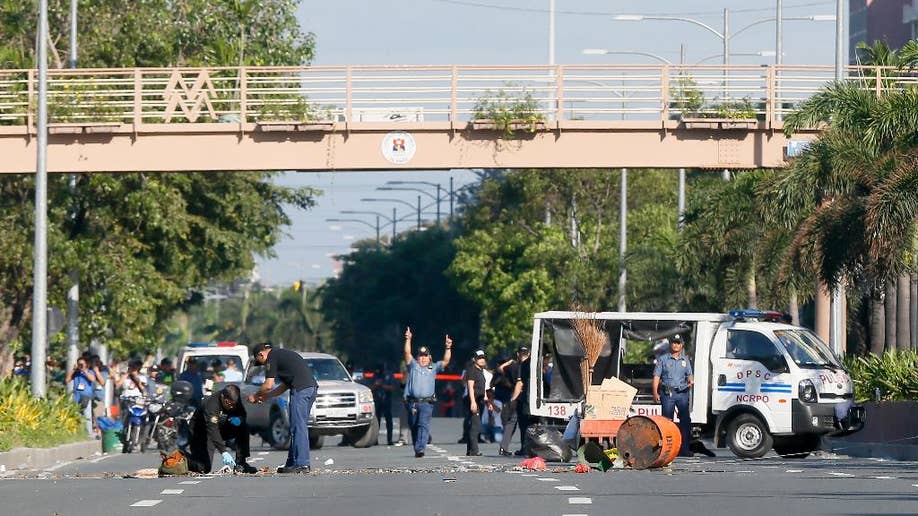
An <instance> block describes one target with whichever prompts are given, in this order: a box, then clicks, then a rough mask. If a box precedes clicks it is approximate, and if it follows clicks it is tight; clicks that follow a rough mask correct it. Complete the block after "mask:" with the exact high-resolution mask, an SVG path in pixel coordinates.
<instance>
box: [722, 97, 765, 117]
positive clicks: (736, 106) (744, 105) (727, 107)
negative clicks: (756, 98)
mask: <svg viewBox="0 0 918 516" xmlns="http://www.w3.org/2000/svg"><path fill="white" fill-rule="evenodd" d="M712 107H713V109H714V113H713V117H714V118H729V119H734V120H755V118H756V112H755V107H754V106H753V105H752V101H751V100H750V99H749V97H743V98H742V99H740V100H726V101H723V102H718V103H716V104H714V105H713V106H712Z"/></svg>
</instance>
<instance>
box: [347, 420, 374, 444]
mask: <svg viewBox="0 0 918 516" xmlns="http://www.w3.org/2000/svg"><path fill="white" fill-rule="evenodd" d="M347 437H348V440H350V442H351V445H352V446H353V447H354V448H369V447H370V446H373V445H374V444H376V442H377V441H378V440H379V420H377V419H376V418H373V419H372V420H371V421H370V424H369V425H368V426H365V427H361V428H358V429H356V430H355V431H354V432H353V433H351V434H349V435H348V436H347Z"/></svg>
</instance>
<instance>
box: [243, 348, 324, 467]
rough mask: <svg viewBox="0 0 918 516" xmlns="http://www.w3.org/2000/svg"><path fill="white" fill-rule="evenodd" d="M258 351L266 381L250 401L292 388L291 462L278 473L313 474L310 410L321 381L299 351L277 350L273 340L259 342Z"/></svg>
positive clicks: (278, 394) (288, 461)
mask: <svg viewBox="0 0 918 516" xmlns="http://www.w3.org/2000/svg"><path fill="white" fill-rule="evenodd" d="M254 351H255V363H257V364H258V365H264V366H265V383H263V384H262V386H261V389H259V390H258V392H256V393H255V394H251V395H249V397H248V401H249V403H262V402H263V401H264V400H265V399H267V398H273V397H275V396H280V395H281V394H283V393H285V392H287V391H288V390H289V391H290V400H289V404H288V406H289V407H290V408H289V409H288V410H289V419H290V450H289V451H288V452H287V462H286V463H284V465H283V466H282V467H280V468H277V472H278V473H281V474H284V473H294V474H297V473H309V471H310V464H309V413H310V411H312V404H313V403H314V402H315V400H316V393H317V391H318V388H319V384H318V383H317V382H316V379H315V377H314V376H313V374H312V369H310V368H309V364H308V363H307V362H306V360H305V359H304V358H303V357H302V356H301V355H300V354H299V353H297V352H296V351H291V350H289V349H273V348H272V346H271V343H269V342H262V343H260V344H256V345H255V350H254ZM275 379H277V382H276V383H275ZM277 383H279V384H280V385H277Z"/></svg>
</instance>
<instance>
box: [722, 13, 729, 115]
mask: <svg viewBox="0 0 918 516" xmlns="http://www.w3.org/2000/svg"><path fill="white" fill-rule="evenodd" d="M723 39H724V99H723V101H724V102H726V101H727V99H728V98H729V97H730V91H729V89H730V87H729V85H728V84H727V83H728V75H729V73H728V72H727V66H729V65H730V10H729V9H726V8H725V9H724V32H723Z"/></svg>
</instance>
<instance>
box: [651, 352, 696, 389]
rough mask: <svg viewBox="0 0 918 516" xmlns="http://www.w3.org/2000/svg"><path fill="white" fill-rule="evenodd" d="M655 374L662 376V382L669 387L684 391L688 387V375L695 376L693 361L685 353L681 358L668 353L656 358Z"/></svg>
mask: <svg viewBox="0 0 918 516" xmlns="http://www.w3.org/2000/svg"><path fill="white" fill-rule="evenodd" d="M656 362H657V363H656V365H655V366H654V368H653V375H654V376H659V377H660V384H661V385H663V386H664V387H666V388H668V389H672V390H675V391H679V392H681V391H684V390H686V389H687V388H688V377H689V376H693V375H694V373H693V372H692V362H691V361H690V360H689V359H688V357H686V356H685V355H684V354H683V355H682V356H680V357H679V358H675V357H673V355H672V354H671V353H667V354H665V355H663V356H661V357H659V358H657V360H656Z"/></svg>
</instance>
